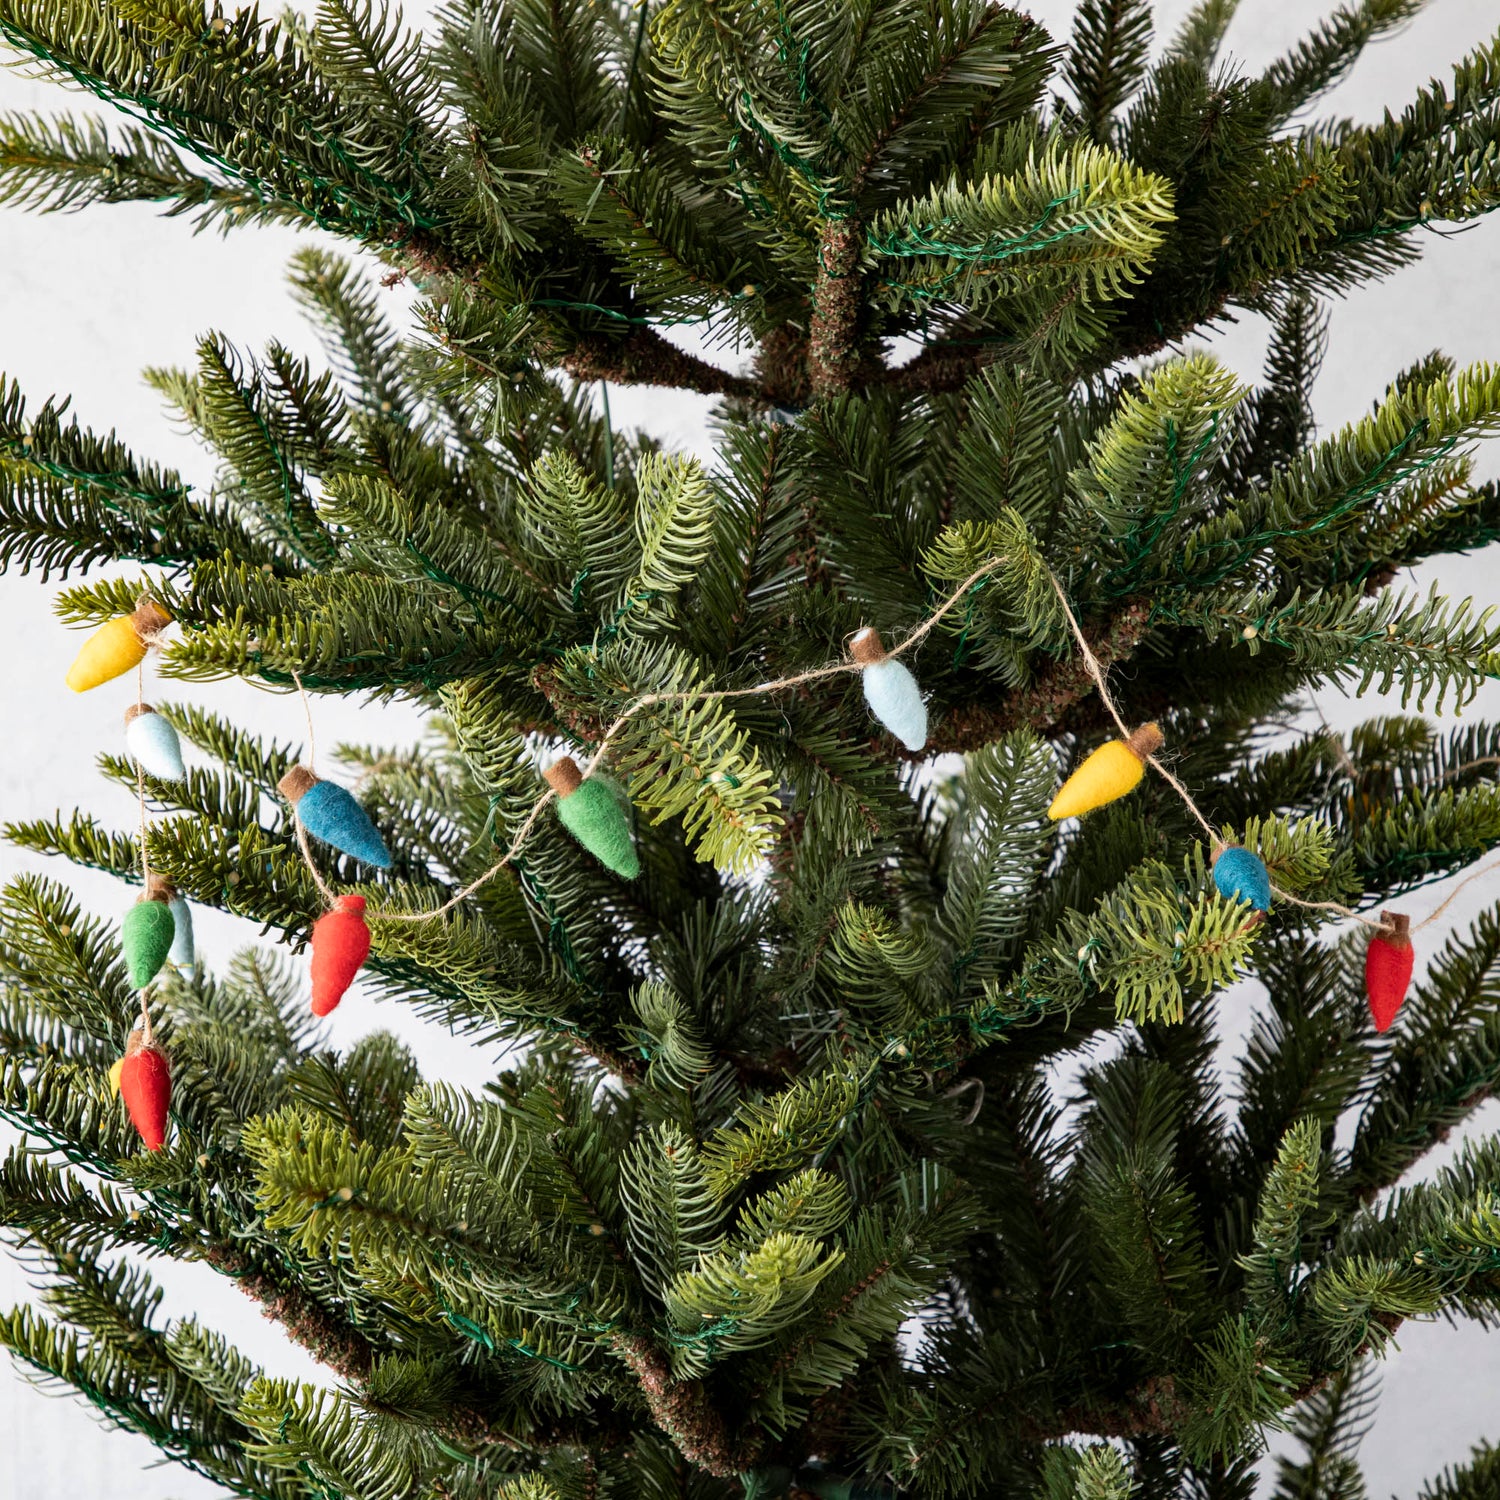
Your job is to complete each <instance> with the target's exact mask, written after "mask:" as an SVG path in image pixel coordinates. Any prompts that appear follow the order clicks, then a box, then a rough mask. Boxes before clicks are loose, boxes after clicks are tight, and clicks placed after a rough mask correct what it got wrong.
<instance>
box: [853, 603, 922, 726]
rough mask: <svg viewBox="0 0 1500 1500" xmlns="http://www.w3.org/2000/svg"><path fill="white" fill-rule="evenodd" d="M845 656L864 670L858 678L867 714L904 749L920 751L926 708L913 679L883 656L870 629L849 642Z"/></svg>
mask: <svg viewBox="0 0 1500 1500" xmlns="http://www.w3.org/2000/svg"><path fill="white" fill-rule="evenodd" d="M849 655H850V656H852V657H853V658H854V660H855V661H857V662H858V663H859V665H860V666H861V667H862V668H863V669H864V670H863V671H862V672H861V673H860V674H859V675H860V678H861V680H862V681H863V682H864V687H865V702H866V703H868V704H869V705H870V712H871V713H872V714H874V715H875V717H876V718H877V719H879V720H880V722H881V723H882V724H883V725H884V726H885V727H886V728H887V729H889V730H890V732H891V733H892V734H893V735H895V736H896V738H897V739H898V740H900V741H901V743H902V744H903V745H905V746H906V748H907V749H908V750H920V749H922V748H923V746H925V745H926V743H927V705H926V704H925V703H923V702H922V690H921V689H920V688H919V687H918V686H917V679H916V678H915V677H913V676H912V675H911V673H910V672H909V671H907V669H906V667H905V666H904V665H903V664H902V663H901V662H899V661H895V660H893V659H892V658H891V657H889V656H887V655H886V653H885V646H884V645H883V644H882V642H881V639H880V636H879V635H878V634H877V633H876V632H875V630H874V629H872V628H871V627H870V626H866V627H865V628H864V629H863V630H861V631H860V632H859V634H858V635H856V636H855V637H854V639H853V640H852V641H850V642H849Z"/></svg>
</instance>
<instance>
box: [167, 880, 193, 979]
mask: <svg viewBox="0 0 1500 1500" xmlns="http://www.w3.org/2000/svg"><path fill="white" fill-rule="evenodd" d="M167 910H168V911H169V912H171V913H172V947H171V950H170V951H169V952H168V954H167V960H168V962H169V963H171V964H173V965H174V966H175V967H176V968H179V969H185V970H187V971H189V972H191V970H192V967H193V965H194V963H195V962H196V961H197V954H196V952H195V951H194V948H193V912H192V908H191V907H190V906H189V905H188V904H187V902H186V901H184V900H183V899H182V897H181V896H173V897H172V899H171V900H170V901H169V902H167Z"/></svg>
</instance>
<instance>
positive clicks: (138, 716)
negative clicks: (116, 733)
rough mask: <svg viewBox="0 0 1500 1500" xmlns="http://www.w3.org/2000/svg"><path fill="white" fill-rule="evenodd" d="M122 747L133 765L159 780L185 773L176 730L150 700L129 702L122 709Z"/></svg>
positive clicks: (179, 779)
mask: <svg viewBox="0 0 1500 1500" xmlns="http://www.w3.org/2000/svg"><path fill="white" fill-rule="evenodd" d="M125 747H126V749H128V750H129V751H130V754H131V757H132V759H133V760H134V761H135V763H136V765H138V766H139V767H140V768H141V770H143V771H144V772H145V773H146V774H147V775H148V776H154V777H156V779H157V780H158V781H181V780H182V779H183V778H184V777H185V776H186V775H187V768H186V767H185V766H184V765H183V764H182V742H181V741H180V740H179V739H178V738H177V731H176V730H175V729H173V727H172V726H171V725H170V724H169V723H168V722H167V721H166V720H165V719H164V718H162V716H161V715H160V714H159V713H157V711H156V710H155V709H154V708H152V707H151V705H150V704H149V703H132V704H131V705H130V707H129V708H127V709H126V710H125Z"/></svg>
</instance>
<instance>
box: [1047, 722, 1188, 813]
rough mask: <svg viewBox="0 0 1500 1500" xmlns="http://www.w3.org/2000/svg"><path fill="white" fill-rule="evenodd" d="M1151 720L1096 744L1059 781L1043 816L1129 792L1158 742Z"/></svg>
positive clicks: (1159, 734) (1159, 737) (1077, 810)
mask: <svg viewBox="0 0 1500 1500" xmlns="http://www.w3.org/2000/svg"><path fill="white" fill-rule="evenodd" d="M1162 739H1163V735H1162V732H1161V730H1160V729H1158V728H1157V727H1156V725H1155V724H1142V725H1141V727H1140V728H1139V729H1137V730H1136V731H1135V733H1134V734H1132V735H1131V736H1130V738H1129V739H1128V740H1111V741H1110V742H1109V743H1108V744H1107V745H1100V747H1099V748H1098V749H1097V750H1096V751H1094V753H1093V754H1092V755H1091V756H1089V758H1088V759H1087V760H1086V761H1084V763H1083V764H1082V765H1081V766H1079V768H1078V769H1077V770H1076V771H1074V772H1073V774H1072V775H1071V776H1070V777H1068V779H1067V780H1066V781H1065V782H1063V784H1062V789H1061V790H1060V791H1059V792H1058V794H1057V796H1055V797H1054V798H1053V799H1052V806H1051V807H1049V808H1048V809H1047V816H1048V817H1049V818H1051V819H1052V820H1053V821H1054V822H1056V821H1057V820H1058V819H1059V818H1076V817H1079V816H1081V815H1082V814H1083V813H1086V812H1093V810H1094V809H1095V808H1096V807H1103V806H1104V804H1105V803H1106V802H1113V801H1115V800H1116V799H1117V798H1119V797H1123V796H1124V795H1125V794H1126V793H1127V792H1133V791H1134V790H1135V789H1136V787H1138V786H1139V785H1140V784H1141V777H1142V776H1144V775H1145V774H1146V761H1147V760H1148V759H1149V758H1150V757H1151V756H1153V755H1154V754H1155V753H1156V752H1157V751H1158V750H1159V749H1161V746H1162Z"/></svg>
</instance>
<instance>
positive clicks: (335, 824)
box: [276, 766, 391, 870]
mask: <svg viewBox="0 0 1500 1500" xmlns="http://www.w3.org/2000/svg"><path fill="white" fill-rule="evenodd" d="M276 785H277V786H278V787H279V788H280V791H281V795H282V796H283V797H285V798H286V800H287V801H288V802H290V803H291V804H292V807H293V808H294V809H295V810H296V814H297V817H298V818H299V819H300V820H301V822H302V826H303V827H304V828H305V829H306V830H307V831H308V832H309V833H310V834H312V836H313V837H314V838H315V839H321V840H322V841H323V842H324V843H325V844H329V845H331V846H332V847H333V848H335V849H337V850H338V851H339V853H340V854H348V855H352V856H353V857H354V858H355V859H358V860H363V861H364V863H365V864H367V865H374V866H375V868H376V869H377V870H388V869H390V867H391V853H390V850H389V849H387V848H386V846H385V840H384V839H383V838H381V836H380V830H379V829H378V828H376V826H375V825H374V824H373V823H372V822H371V821H370V815H369V814H368V813H367V812H366V811H365V810H364V808H362V807H361V806H360V805H359V803H357V802H356V801H355V800H354V798H353V797H352V796H350V795H349V793H348V792H346V791H345V790H344V788H343V787H341V786H339V785H338V784H337V783H336V782H332V781H320V780H319V779H318V778H317V777H316V776H314V775H313V773H312V772H311V771H309V770H308V769H307V767H306V766H293V767H292V769H291V770H290V771H288V772H287V773H286V775H285V776H283V777H282V778H281V780H280V781H279V782H277V783H276Z"/></svg>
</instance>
